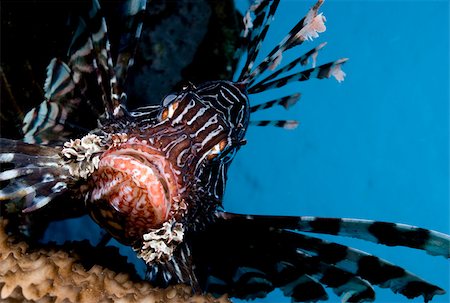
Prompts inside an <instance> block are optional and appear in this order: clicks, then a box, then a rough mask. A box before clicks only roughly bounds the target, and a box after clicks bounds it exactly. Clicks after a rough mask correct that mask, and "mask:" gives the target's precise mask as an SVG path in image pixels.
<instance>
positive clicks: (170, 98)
mask: <svg viewBox="0 0 450 303" xmlns="http://www.w3.org/2000/svg"><path fill="white" fill-rule="evenodd" d="M177 97H178V95H175V94H169V95H167V96H165V97H164V99H163V102H162V106H164V107H166V106H167V105H169V104H170V103H171V102H173V100H175V99H176V98H177Z"/></svg>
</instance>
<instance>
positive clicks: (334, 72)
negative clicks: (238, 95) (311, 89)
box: [248, 58, 348, 94]
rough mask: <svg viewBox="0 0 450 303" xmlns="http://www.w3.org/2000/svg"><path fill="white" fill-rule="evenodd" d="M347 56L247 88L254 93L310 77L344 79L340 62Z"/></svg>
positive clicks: (343, 61) (345, 60)
mask: <svg viewBox="0 0 450 303" xmlns="http://www.w3.org/2000/svg"><path fill="white" fill-rule="evenodd" d="M347 60H348V59H347V58H342V59H339V60H336V61H333V62H329V63H326V64H323V65H320V66H318V67H315V68H311V69H307V70H304V71H301V72H298V73H295V74H292V75H288V76H285V77H282V78H279V79H275V80H272V81H268V82H258V83H256V84H254V85H253V86H252V87H250V88H249V89H248V92H249V93H250V94H256V93H259V92H263V91H265V90H268V89H272V88H280V87H283V86H285V85H286V84H289V83H291V82H296V81H306V80H309V79H311V78H317V79H324V78H330V77H331V76H333V77H335V78H336V80H337V81H338V82H341V81H343V80H344V77H345V73H344V72H343V71H342V64H344V63H345V62H347Z"/></svg>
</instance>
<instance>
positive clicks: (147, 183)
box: [87, 81, 250, 241]
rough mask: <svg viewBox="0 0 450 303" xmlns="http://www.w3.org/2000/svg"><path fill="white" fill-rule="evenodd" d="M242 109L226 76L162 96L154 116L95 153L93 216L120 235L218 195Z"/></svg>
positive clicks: (243, 125) (241, 125)
mask: <svg viewBox="0 0 450 303" xmlns="http://www.w3.org/2000/svg"><path fill="white" fill-rule="evenodd" d="M249 115H250V111H249V104H248V98H247V95H246V93H245V86H244V85H240V84H235V83H233V82H229V81H216V82H209V83H205V84H202V85H201V86H199V87H195V86H193V85H189V86H186V87H184V88H183V89H182V90H181V91H180V92H178V93H174V94H169V95H167V96H166V97H165V98H164V99H163V100H162V102H161V105H160V109H159V111H158V113H157V115H156V119H154V120H152V121H151V122H150V123H148V122H145V121H141V123H138V125H139V127H137V128H136V129H132V130H131V131H130V133H128V134H127V135H126V138H125V139H124V138H122V141H120V140H116V141H118V142H116V144H113V145H112V146H111V147H110V148H109V149H108V150H107V151H106V152H105V153H104V154H102V156H101V157H100V159H99V163H98V169H97V170H96V171H95V172H94V173H93V174H92V176H91V178H90V179H91V182H90V184H91V190H90V191H89V195H88V198H87V199H88V201H90V202H92V203H89V205H91V206H93V207H91V208H92V210H91V214H92V215H93V217H94V219H96V221H98V222H99V223H100V224H101V225H103V226H106V228H107V229H108V230H109V231H110V233H111V234H112V235H113V236H115V237H116V238H118V239H121V240H122V241H124V239H135V238H139V237H140V236H141V235H142V234H143V233H145V231H148V230H149V229H155V228H158V227H160V226H161V225H162V224H163V223H164V222H168V221H170V220H171V219H176V220H179V219H180V217H183V216H184V215H185V214H186V213H187V212H188V211H189V208H190V207H195V205H193V204H195V201H205V200H206V201H211V200H214V201H216V202H217V201H220V198H221V196H222V194H223V191H224V183H225V179H224V177H225V175H226V174H225V170H226V169H227V167H228V165H229V163H230V161H231V159H232V158H233V155H234V154H235V152H236V151H237V150H238V149H239V147H240V146H241V145H242V144H243V138H244V135H245V131H246V129H247V126H248V123H249ZM221 178H223V179H221ZM199 195H201V196H199ZM202 203H204V202H202ZM206 203H208V202H206Z"/></svg>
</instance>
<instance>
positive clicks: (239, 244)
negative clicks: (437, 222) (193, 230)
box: [192, 213, 448, 302]
mask: <svg viewBox="0 0 450 303" xmlns="http://www.w3.org/2000/svg"><path fill="white" fill-rule="evenodd" d="M306 222H312V221H311V220H307V221H306ZM298 223H299V218H294V217H276V216H248V215H238V214H230V213H217V220H216V221H215V222H214V223H211V225H210V226H208V229H207V230H205V231H204V234H202V233H200V236H199V238H198V239H195V241H198V242H194V243H193V246H192V247H193V257H194V258H197V259H194V264H195V265H196V270H197V271H198V276H199V277H200V279H199V281H200V283H204V285H205V287H206V289H210V290H211V291H212V292H213V293H216V294H219V295H220V294H221V293H222V294H223V293H228V294H229V295H231V296H238V297H241V298H247V299H248V298H255V297H263V296H265V295H266V294H267V293H269V292H271V291H272V290H273V289H275V288H279V289H281V290H282V291H283V292H284V293H285V294H286V295H288V296H290V297H291V298H292V300H293V302H315V301H319V300H325V299H326V298H327V297H326V295H325V294H324V291H323V287H320V286H326V287H329V288H331V289H333V291H334V292H335V293H336V294H337V295H339V296H341V300H342V301H343V302H367V301H373V300H374V297H375V293H374V290H373V289H372V285H377V286H380V287H383V288H389V289H391V290H392V291H393V292H394V293H400V294H402V295H404V296H406V297H407V298H415V297H419V296H422V297H423V299H424V301H425V302H428V301H429V300H431V299H432V298H433V296H434V295H439V294H443V293H445V291H444V290H443V289H441V288H440V287H438V286H436V285H433V284H432V283H430V282H427V281H425V280H423V279H421V278H420V277H418V276H416V275H414V274H412V273H410V272H408V271H406V270H405V269H403V268H401V267H399V266H396V265H394V264H391V263H389V262H388V261H386V260H383V259H380V258H378V257H375V256H373V255H370V254H368V253H366V252H363V251H360V250H357V249H354V248H351V247H347V246H344V245H340V244H336V243H331V242H327V241H324V240H321V239H318V238H314V237H310V236H306V235H303V234H300V233H297V232H295V231H292V230H295V229H298V228H296V227H295V226H297V227H298V226H299V224H298ZM347 228H350V226H347ZM317 232H319V231H317ZM347 233H351V232H347ZM444 238H447V239H444V242H445V241H447V242H448V236H446V237H444ZM206 239H207V240H206ZM405 244H407V243H399V245H405ZM197 245H198V247H197ZM406 246H411V245H409V244H408V245H406ZM413 247H414V246H413ZM197 254H199V255H197ZM255 256H258V258H255ZM319 284H320V285H319ZM305 289H309V290H310V291H309V292H306V293H305Z"/></svg>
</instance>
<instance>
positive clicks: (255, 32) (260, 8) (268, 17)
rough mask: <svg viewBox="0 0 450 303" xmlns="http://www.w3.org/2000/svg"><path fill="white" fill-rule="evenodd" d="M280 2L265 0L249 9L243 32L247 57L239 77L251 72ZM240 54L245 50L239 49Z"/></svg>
mask: <svg viewBox="0 0 450 303" xmlns="http://www.w3.org/2000/svg"><path fill="white" fill-rule="evenodd" d="M279 3H280V1H279V0H275V1H269V0H263V1H261V2H259V3H255V4H253V5H251V6H250V7H249V9H248V10H247V13H246V15H245V19H244V23H245V24H244V26H245V28H244V31H243V32H241V39H242V40H243V41H245V42H244V44H245V46H246V49H245V53H246V54H247V58H246V62H245V64H244V67H243V69H242V71H241V74H240V75H239V79H243V78H244V76H245V75H247V74H248V73H250V71H251V69H252V67H253V64H254V63H255V60H256V57H257V56H258V53H259V50H260V48H261V46H262V42H263V41H264V38H265V37H266V34H267V31H268V30H269V26H270V23H271V22H272V20H273V17H274V15H275V12H276V9H277V7H278V4H279ZM252 13H253V14H254V15H255V17H254V19H253V20H252V18H251V14H252ZM250 26H251V28H250ZM238 54H239V56H241V55H242V54H243V52H242V51H238Z"/></svg>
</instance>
